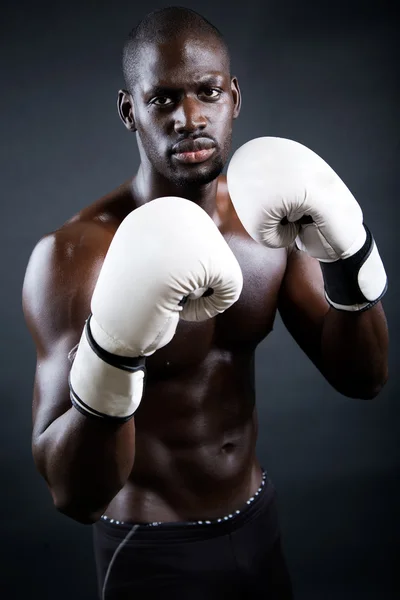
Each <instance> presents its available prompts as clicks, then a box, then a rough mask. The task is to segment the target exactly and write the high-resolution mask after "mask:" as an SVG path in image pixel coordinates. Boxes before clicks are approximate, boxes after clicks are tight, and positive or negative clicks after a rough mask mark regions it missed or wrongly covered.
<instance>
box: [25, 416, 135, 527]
mask: <svg viewBox="0 0 400 600" xmlns="http://www.w3.org/2000/svg"><path fill="white" fill-rule="evenodd" d="M33 452H34V458H35V462H36V465H37V467H38V469H39V471H40V472H41V474H42V475H43V477H44V478H45V479H46V481H47V484H48V486H49V488H50V491H51V494H52V497H53V500H54V504H55V506H56V507H57V508H58V510H60V511H61V512H63V513H65V514H67V515H68V516H70V517H71V518H73V519H75V520H77V521H80V522H83V523H90V522H93V521H95V520H97V519H98V518H99V517H100V515H101V514H102V513H103V512H104V510H105V509H106V507H107V506H108V504H109V503H110V502H111V500H112V499H113V498H114V496H115V495H116V494H117V493H118V492H119V491H120V490H121V489H122V487H123V486H124V485H125V483H126V480H127V478H128V477H129V474H130V473H131V470H132V467H133V462H134V454H135V426H134V420H133V419H130V420H129V421H127V422H125V423H118V424H114V423H110V421H109V420H107V419H104V420H103V419H96V418H90V417H86V416H84V415H82V414H81V413H79V412H78V411H77V410H76V409H75V408H71V409H69V410H68V411H67V412H66V413H64V414H63V415H62V416H60V417H59V418H58V419H56V420H55V421H53V423H51V425H50V426H49V427H48V428H47V429H46V430H45V431H44V432H43V433H42V434H41V435H40V437H39V438H38V439H37V440H34V443H33Z"/></svg>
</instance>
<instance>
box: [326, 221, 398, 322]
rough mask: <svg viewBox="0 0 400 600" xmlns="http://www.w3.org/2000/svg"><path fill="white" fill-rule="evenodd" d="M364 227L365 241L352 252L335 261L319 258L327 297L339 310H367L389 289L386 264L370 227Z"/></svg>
mask: <svg viewBox="0 0 400 600" xmlns="http://www.w3.org/2000/svg"><path fill="white" fill-rule="evenodd" d="M364 227H365V231H366V233H367V236H366V240H365V243H364V245H363V246H362V248H360V250H358V252H356V253H355V254H353V256H350V257H348V258H345V259H339V260H336V261H334V262H322V261H320V265H321V269H322V274H323V277H324V284H325V297H326V299H327V301H328V302H329V304H330V305H331V306H333V307H334V308H336V309H337V310H343V311H349V312H361V311H365V310H368V309H369V308H371V307H372V306H374V305H375V304H377V302H379V300H380V299H381V298H382V297H383V296H384V294H385V293H386V290H387V277H386V272H385V268H384V266H383V263H382V260H381V258H380V256H379V252H378V249H377V247H376V244H375V241H374V238H373V236H372V234H371V232H370V230H369V229H368V227H366V225H364Z"/></svg>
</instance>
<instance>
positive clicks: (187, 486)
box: [105, 366, 262, 523]
mask: <svg viewBox="0 0 400 600" xmlns="http://www.w3.org/2000/svg"><path fill="white" fill-rule="evenodd" d="M217 371H218V369H217ZM224 371H225V372H224V373H220V375H227V373H226V366H225V368H224ZM237 375H238V373H237V372H236V373H235V374H233V373H232V374H231V376H230V377H228V378H225V377H224V376H223V377H222V379H225V382H226V385H224V386H223V388H224V393H223V396H222V395H221V394H219V392H218V390H220V385H217V386H215V385H214V386H213V387H211V389H210V388H209V387H208V386H206V387H207V388H208V389H205V388H204V379H203V380H202V382H201V392H199V388H198V387H196V381H195V379H196V378H194V380H193V377H191V378H190V384H189V381H182V382H180V383H182V384H184V385H182V386H181V385H179V384H178V382H177V381H176V380H173V381H172V382H171V384H170V385H168V384H166V383H165V382H163V383H162V385H160V386H158V385H154V386H150V389H148V394H146V398H144V399H143V401H142V403H143V407H142V406H141V407H140V409H139V410H138V411H137V415H136V416H135V428H136V443H135V448H136V451H135V461H134V467H133V470H132V473H131V475H130V477H129V479H128V481H127V483H126V484H125V486H124V487H123V489H122V490H121V491H120V492H119V493H118V494H117V496H116V497H115V498H114V499H113V501H112V502H111V504H110V505H109V506H108V508H107V510H106V511H105V514H106V515H107V517H109V518H111V519H115V520H119V521H125V522H138V523H151V522H154V521H157V522H176V521H192V520H202V519H209V520H212V519H217V518H219V517H222V516H225V515H227V514H228V513H231V512H232V511H235V510H240V509H241V508H243V506H244V505H245V504H246V501H247V500H248V499H249V498H250V497H251V496H252V495H253V494H254V493H255V492H256V490H257V489H258V488H259V486H260V484H261V481H262V470H261V467H260V465H259V463H258V461H257V458H256V454H255V448H256V439H257V418H256V410H255V406H254V387H253V383H252V382H251V381H250V380H249V381H248V384H249V385H247V384H246V382H245V381H244V380H243V375H244V373H243V372H242V378H241V380H240V385H239V386H238V385H237V381H236V385H235V380H236V379H237ZM247 375H250V373H248V374H247ZM211 379H214V378H213V377H212V378H211ZM218 380H219V381H218V383H219V384H220V383H221V377H219V378H218ZM209 383H211V382H209ZM188 384H189V385H188ZM158 388H159V389H158ZM160 394H162V396H161V398H160Z"/></svg>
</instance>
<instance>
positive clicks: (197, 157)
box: [172, 138, 215, 163]
mask: <svg viewBox="0 0 400 600" xmlns="http://www.w3.org/2000/svg"><path fill="white" fill-rule="evenodd" d="M214 152H215V143H214V142H213V141H212V140H210V139H209V138H197V139H195V140H183V141H182V142H178V143H177V144H175V146H174V147H173V148H172V153H173V156H174V157H175V159H176V160H178V161H179V162H183V163H199V162H204V161H206V160H207V159H208V158H210V156H211V155H212V154H214Z"/></svg>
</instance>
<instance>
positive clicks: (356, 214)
mask: <svg viewBox="0 0 400 600" xmlns="http://www.w3.org/2000/svg"><path fill="white" fill-rule="evenodd" d="M227 181H228V190H229V193H230V196H231V199H232V203H233V205H234V207H235V210H236V212H237V214H238V216H239V218H240V220H241V222H242V224H243V226H244V227H245V229H246V230H247V232H248V233H249V235H251V236H252V237H253V239H255V240H256V241H258V242H261V243H262V244H264V245H266V246H269V247H273V248H281V247H287V246H289V245H290V244H291V243H293V242H294V241H296V245H297V246H298V248H299V249H300V250H302V251H304V252H307V253H308V254H309V255H310V256H312V257H314V258H316V259H318V260H319V261H320V264H321V268H322V270H323V273H324V280H325V287H326V296H327V300H328V301H329V302H330V303H331V304H332V305H333V306H335V308H338V309H342V310H349V311H353V310H365V309H366V308H369V307H370V306H372V305H373V304H375V303H376V302H377V301H378V300H379V299H380V298H381V297H382V296H383V294H384V293H385V291H386V286H387V278H386V273H385V270H384V267H383V264H382V261H381V259H380V256H379V253H378V250H377V247H376V244H375V242H374V240H373V238H372V236H370V237H368V236H367V232H366V229H365V227H364V225H363V214H362V210H361V208H360V206H359V204H358V203H357V201H356V200H355V198H354V196H353V195H352V194H351V192H350V191H349V189H348V188H347V187H346V185H345V184H344V183H343V181H342V180H341V179H340V177H339V176H338V175H337V174H336V173H335V172H334V170H333V169H332V168H331V167H330V166H329V165H328V164H327V163H326V162H325V161H324V160H323V159H322V158H321V157H320V156H318V155H317V154H315V152H313V151H312V150H310V149H308V148H306V147H305V146H303V145H302V144H299V143H298V142H294V141H292V140H287V139H283V138H276V137H262V138H257V139H254V140H251V141H250V142H247V143H246V144H244V145H243V146H242V147H241V148H239V149H238V150H237V151H236V152H235V154H234V155H233V157H232V160H231V161H230V164H229V166H228V171H227ZM300 220H302V222H300ZM366 244H367V246H366ZM355 256H357V260H352V261H351V269H350V268H349V264H350V263H348V264H347V265H346V267H345V268H344V269H339V268H335V269H331V268H328V264H329V263H334V262H335V263H336V262H337V261H346V260H347V259H350V258H352V257H355ZM341 266H343V264H341ZM350 271H351V273H352V274H354V273H355V276H353V275H352V276H351V277H350V279H349V280H348V281H345V282H341V285H337V284H338V282H337V277H342V278H345V277H346V274H347V275H348V274H349V272H350ZM350 280H351V281H350ZM340 288H341V289H342V291H343V289H345V290H347V291H346V293H345V294H344V295H343V294H342V293H340V292H339V293H338V290H339V289H340ZM331 290H335V291H333V292H332V291H331ZM332 293H333V295H334V298H331V297H330V295H332Z"/></svg>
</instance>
